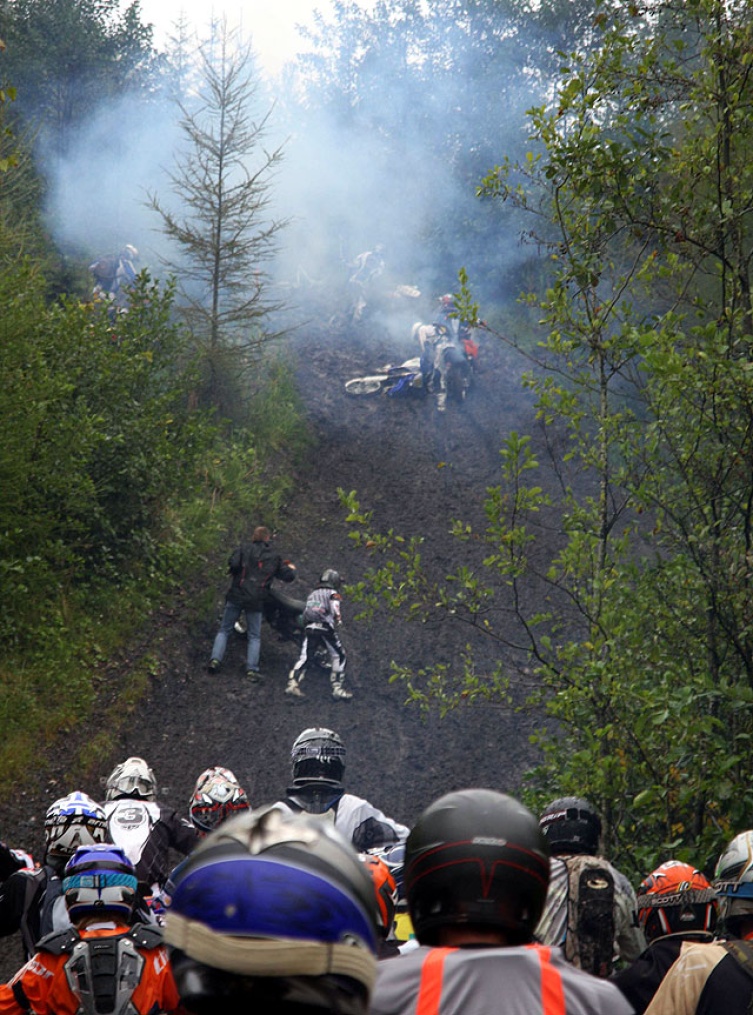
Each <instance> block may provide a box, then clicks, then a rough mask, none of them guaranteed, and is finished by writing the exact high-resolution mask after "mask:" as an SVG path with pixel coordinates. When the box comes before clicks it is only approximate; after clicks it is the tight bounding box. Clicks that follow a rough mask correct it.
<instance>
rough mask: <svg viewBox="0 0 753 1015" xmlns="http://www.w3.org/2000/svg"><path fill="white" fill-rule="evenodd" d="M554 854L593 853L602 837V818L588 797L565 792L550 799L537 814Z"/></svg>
mask: <svg viewBox="0 0 753 1015" xmlns="http://www.w3.org/2000/svg"><path fill="white" fill-rule="evenodd" d="M539 826H540V827H541V831H542V832H543V833H544V836H545V838H546V841H547V842H548V843H549V849H550V850H551V851H552V855H553V856H558V855H559V854H560V853H588V854H590V855H591V856H595V855H596V852H597V850H598V848H599V839H600V838H601V818H600V817H599V815H598V814H597V813H596V810H595V809H594V808H593V807H592V806H591V804H590V803H589V802H588V800H584V799H583V797H577V796H565V797H559V798H558V799H557V800H552V802H551V803H550V804H547V806H546V807H545V808H544V810H543V812H542V814H541V817H540V818H539Z"/></svg>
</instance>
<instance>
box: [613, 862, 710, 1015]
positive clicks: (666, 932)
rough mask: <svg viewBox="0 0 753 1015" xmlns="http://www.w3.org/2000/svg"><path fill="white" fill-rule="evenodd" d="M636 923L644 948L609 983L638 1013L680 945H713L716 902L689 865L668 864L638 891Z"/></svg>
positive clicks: (675, 957)
mask: <svg viewBox="0 0 753 1015" xmlns="http://www.w3.org/2000/svg"><path fill="white" fill-rule="evenodd" d="M637 903H638V921H639V923H640V925H641V927H642V928H643V932H644V934H645V935H646V940H647V941H648V948H646V950H645V952H643V954H642V955H640V956H639V957H638V958H637V959H636V960H635V962H634V963H633V964H632V965H631V966H628V968H627V969H624V970H622V971H621V972H619V973H615V974H614V975H613V976H612V977H611V979H612V982H613V983H615V984H616V985H617V986H618V987H619V988H620V990H621V991H622V993H623V994H624V995H625V997H626V998H627V999H628V1001H629V1002H630V1003H631V1004H632V1006H633V1008H634V1009H635V1011H636V1015H641V1013H642V1012H644V1011H645V1010H646V1008H647V1006H648V1005H649V1003H650V1002H651V999H652V997H653V996H654V994H655V993H656V991H657V989H658V987H659V984H660V983H661V981H662V980H663V979H664V977H665V976H666V974H667V971H668V970H669V969H670V967H671V966H672V965H673V964H674V962H675V961H676V959H677V957H678V956H679V954H680V949H681V948H682V944H683V942H684V941H712V940H713V938H714V928H715V927H716V921H717V913H718V911H719V899H718V897H717V894H716V892H715V891H714V889H713V888H712V887H711V885H710V884H709V882H708V880H707V879H706V878H705V877H704V875H703V874H701V872H700V871H697V870H695V869H694V868H693V867H692V866H691V865H690V864H689V863H682V862H681V861H680V860H668V861H667V862H666V863H663V864H661V865H660V866H659V867H657V868H656V870H654V871H652V872H651V873H650V874H649V875H648V877H646V878H644V880H643V881H642V882H641V884H640V887H639V888H638V898H637Z"/></svg>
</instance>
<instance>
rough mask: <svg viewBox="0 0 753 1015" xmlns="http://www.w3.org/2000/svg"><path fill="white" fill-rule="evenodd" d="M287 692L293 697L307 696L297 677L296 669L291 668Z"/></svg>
mask: <svg viewBox="0 0 753 1015" xmlns="http://www.w3.org/2000/svg"><path fill="white" fill-rule="evenodd" d="M285 694H289V695H290V696H291V697H292V698H305V697H306V695H305V694H304V693H303V691H302V690H301V688H300V685H299V681H298V680H297V679H296V675H295V670H291V671H290V673H289V674H288V686H287V687H286V688H285Z"/></svg>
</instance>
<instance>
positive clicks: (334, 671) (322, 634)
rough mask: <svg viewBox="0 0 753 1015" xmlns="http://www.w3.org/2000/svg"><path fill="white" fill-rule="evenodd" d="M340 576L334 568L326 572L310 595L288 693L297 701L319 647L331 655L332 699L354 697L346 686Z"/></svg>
mask: <svg viewBox="0 0 753 1015" xmlns="http://www.w3.org/2000/svg"><path fill="white" fill-rule="evenodd" d="M339 588H340V575H339V573H338V572H337V571H335V570H333V569H332V568H331V567H329V568H327V569H326V571H324V572H323V574H322V576H321V578H320V579H319V584H318V585H317V587H316V588H315V589H314V590H313V592H311V593H309V596H308V598H307V600H306V606H305V607H304V610H303V623H304V633H303V644H302V645H301V654H300V655H299V657H298V661H297V662H296V664H295V666H294V667H293V669H292V670H291V671H290V674H289V676H288V686H287V687H286V688H285V693H286V694H289V695H291V696H292V697H294V698H303V697H304V694H303V691H302V690H301V687H300V684H301V681H302V680H303V677H304V674H305V672H306V664H307V662H308V661H309V659H310V658H311V656H312V655H313V654H314V653H315V651H316V648H317V646H318V645H323V646H324V648H325V649H326V651H327V654H328V655H329V661H330V667H331V668H330V674H329V680H330V685H331V687H332V697H333V698H335V699H336V700H339V701H347V700H348V699H349V698H352V697H353V695H352V694H351V692H350V691H347V690H346V689H345V686H344V681H345V663H346V658H345V649H344V648H343V646H342V642H341V641H340V636H339V635H338V633H337V630H336V629H337V628H338V627H339V626H340V624H341V623H342V616H341V613H340V603H341V602H342V596H341V595H340V593H339V591H338V589H339Z"/></svg>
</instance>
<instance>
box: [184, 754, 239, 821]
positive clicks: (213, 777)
mask: <svg viewBox="0 0 753 1015" xmlns="http://www.w3.org/2000/svg"><path fill="white" fill-rule="evenodd" d="M249 807H250V805H249V802H248V797H247V796H246V791H245V790H244V789H243V787H242V786H241V784H240V783H239V782H238V780H237V779H236V778H235V776H234V775H233V773H232V772H231V771H230V769H229V768H221V767H219V766H218V767H216V768H207V769H206V770H205V771H204V772H202V773H201V775H200V776H199V778H198V779H197V780H196V786H195V787H194V791H193V795H192V796H191V799H190V801H189V804H188V811H189V814H190V817H191V821H192V822H193V824H194V825H195V826H196V828H197V829H198V831H199V832H201V833H203V834H204V835H206V834H207V833H208V832H211V831H213V830H214V829H215V828H217V827H218V825H221V824H222V822H223V821H225V819H226V818H229V817H232V816H233V815H234V814H237V813H238V812H240V811H247V810H249Z"/></svg>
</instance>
